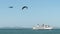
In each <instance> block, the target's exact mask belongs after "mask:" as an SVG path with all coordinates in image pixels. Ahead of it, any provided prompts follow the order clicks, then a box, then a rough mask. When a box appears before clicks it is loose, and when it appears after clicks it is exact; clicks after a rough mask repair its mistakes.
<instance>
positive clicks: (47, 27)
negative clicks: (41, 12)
mask: <svg viewBox="0 0 60 34" xmlns="http://www.w3.org/2000/svg"><path fill="white" fill-rule="evenodd" d="M33 29H53V27H51V26H49V25H44V24H42V25H39V24H37V26H33Z"/></svg>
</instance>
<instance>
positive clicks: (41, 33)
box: [0, 29, 60, 34]
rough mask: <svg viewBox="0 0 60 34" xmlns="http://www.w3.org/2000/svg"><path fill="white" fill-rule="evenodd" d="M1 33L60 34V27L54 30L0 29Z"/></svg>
mask: <svg viewBox="0 0 60 34" xmlns="http://www.w3.org/2000/svg"><path fill="white" fill-rule="evenodd" d="M0 34H60V29H53V30H32V29H0Z"/></svg>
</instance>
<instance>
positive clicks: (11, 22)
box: [0, 0, 60, 27]
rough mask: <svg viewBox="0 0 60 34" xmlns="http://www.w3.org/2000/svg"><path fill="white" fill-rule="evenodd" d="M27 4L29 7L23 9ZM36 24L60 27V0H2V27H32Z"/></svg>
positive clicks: (0, 12)
mask: <svg viewBox="0 0 60 34" xmlns="http://www.w3.org/2000/svg"><path fill="white" fill-rule="evenodd" d="M25 5H26V6H28V9H24V10H21V8H22V7H23V6H25ZM9 6H13V8H9ZM36 24H48V25H51V26H56V27H59V26H60V0H0V27H17V26H18V27H32V26H33V25H36Z"/></svg>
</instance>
